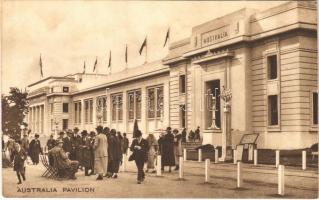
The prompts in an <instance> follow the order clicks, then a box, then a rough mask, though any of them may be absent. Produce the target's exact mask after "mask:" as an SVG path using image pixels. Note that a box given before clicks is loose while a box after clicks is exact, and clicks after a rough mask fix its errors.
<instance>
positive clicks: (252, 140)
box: [239, 133, 259, 144]
mask: <svg viewBox="0 0 319 200" xmlns="http://www.w3.org/2000/svg"><path fill="white" fill-rule="evenodd" d="M258 136H259V134H258V133H256V134H245V135H243V137H242V138H241V140H240V143H239V144H256V140H257V138H258Z"/></svg>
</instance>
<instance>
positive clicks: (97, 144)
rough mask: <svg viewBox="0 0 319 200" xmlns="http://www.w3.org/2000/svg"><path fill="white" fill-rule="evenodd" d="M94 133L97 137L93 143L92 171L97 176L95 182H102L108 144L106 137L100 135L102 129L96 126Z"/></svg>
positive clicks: (105, 167)
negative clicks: (95, 132)
mask: <svg viewBox="0 0 319 200" xmlns="http://www.w3.org/2000/svg"><path fill="white" fill-rule="evenodd" d="M96 131H97V133H98V135H97V136H96V137H95V141H94V156H95V159H94V171H95V172H96V173H97V174H98V177H97V179H96V180H103V174H105V173H106V170H107V166H106V165H107V160H108V152H107V150H108V148H107V147H108V144H107V138H106V136H105V135H104V134H103V133H102V131H103V127H102V126H98V127H97V128H96Z"/></svg>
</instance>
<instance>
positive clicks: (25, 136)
mask: <svg viewBox="0 0 319 200" xmlns="http://www.w3.org/2000/svg"><path fill="white" fill-rule="evenodd" d="M29 144H30V142H29V139H28V134H27V133H24V134H23V138H22V139H21V147H22V148H23V149H24V151H25V152H28V151H29Z"/></svg>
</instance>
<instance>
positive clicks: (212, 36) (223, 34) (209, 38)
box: [202, 26, 229, 47]
mask: <svg viewBox="0 0 319 200" xmlns="http://www.w3.org/2000/svg"><path fill="white" fill-rule="evenodd" d="M227 38H229V26H224V27H222V28H219V29H216V30H213V31H210V32H207V33H204V34H202V47H203V46H208V45H211V44H214V43H217V42H220V41H222V40H225V39H227Z"/></svg>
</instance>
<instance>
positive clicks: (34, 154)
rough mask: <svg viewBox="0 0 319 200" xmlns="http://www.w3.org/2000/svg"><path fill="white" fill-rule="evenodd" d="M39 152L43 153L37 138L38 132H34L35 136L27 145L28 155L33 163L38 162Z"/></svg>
mask: <svg viewBox="0 0 319 200" xmlns="http://www.w3.org/2000/svg"><path fill="white" fill-rule="evenodd" d="M40 153H41V154H43V152H42V148H41V144H40V140H39V134H37V133H36V134H35V138H34V139H33V140H32V141H31V142H30V145H29V156H30V158H31V160H32V163H33V164H34V165H37V164H39V154H40Z"/></svg>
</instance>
